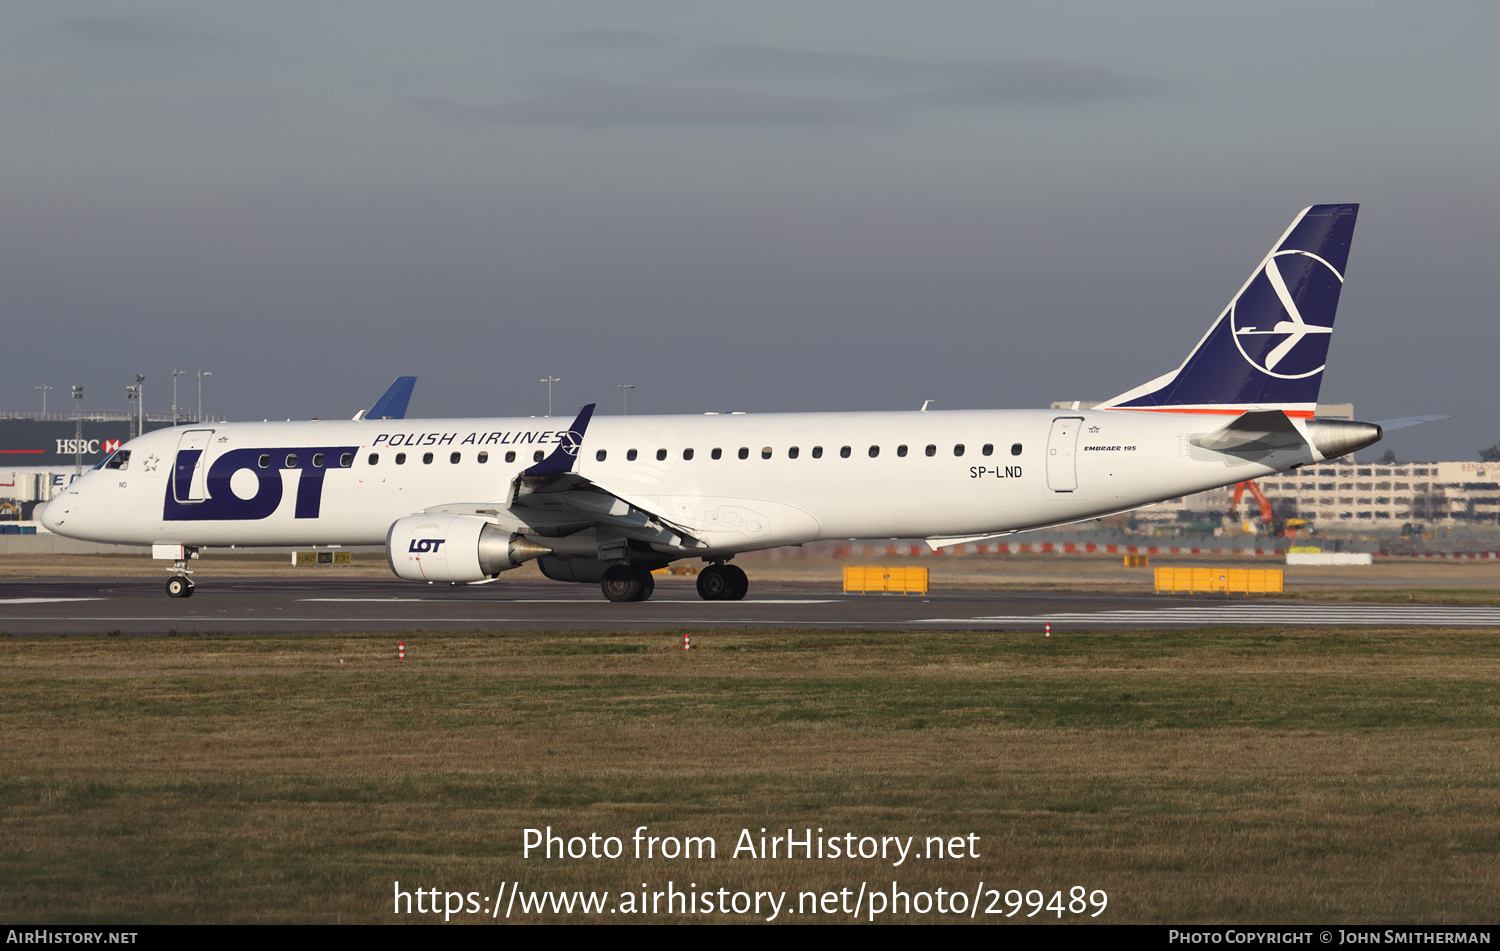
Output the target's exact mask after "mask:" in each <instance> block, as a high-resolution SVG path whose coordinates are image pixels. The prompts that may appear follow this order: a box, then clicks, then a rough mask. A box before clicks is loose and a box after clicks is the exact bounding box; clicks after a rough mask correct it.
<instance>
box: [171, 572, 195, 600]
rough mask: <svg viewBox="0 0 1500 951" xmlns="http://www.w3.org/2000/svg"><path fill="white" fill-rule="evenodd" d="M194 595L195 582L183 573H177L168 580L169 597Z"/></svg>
mask: <svg viewBox="0 0 1500 951" xmlns="http://www.w3.org/2000/svg"><path fill="white" fill-rule="evenodd" d="M192 596H193V583H192V582H191V581H189V580H188V579H187V578H186V577H184V576H182V575H176V576H174V577H173V578H171V579H170V580H169V581H167V597H169V598H191V597H192Z"/></svg>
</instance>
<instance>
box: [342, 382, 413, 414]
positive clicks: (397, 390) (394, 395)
mask: <svg viewBox="0 0 1500 951" xmlns="http://www.w3.org/2000/svg"><path fill="white" fill-rule="evenodd" d="M416 385H417V378H416V377H414V376H398V377H396V382H394V383H392V384H391V385H390V388H388V389H387V390H386V391H385V392H384V393H382V394H381V396H380V399H378V400H376V401H375V405H374V406H372V407H370V408H369V409H368V410H366V411H365V413H364V414H363V415H362V416H356V417H354V418H355V419H405V418H406V404H407V403H409V402H411V391H412V388H413V387H415V386H416Z"/></svg>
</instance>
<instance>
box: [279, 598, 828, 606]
mask: <svg viewBox="0 0 1500 951" xmlns="http://www.w3.org/2000/svg"><path fill="white" fill-rule="evenodd" d="M297 600H298V601H300V602H304V603H308V602H326V601H334V602H340V603H347V602H355V603H359V604H365V603H370V604H392V603H396V604H607V603H608V602H607V601H584V600H582V599H581V598H506V599H504V600H499V599H496V600H491V599H490V598H298V599H297ZM718 603H722V604H739V605H741V606H743V605H754V604H838V603H840V599H838V598H829V599H827V600H823V601H819V600H815V599H812V598H808V599H802V598H795V599H787V600H782V601H776V600H766V601H739V602H734V601H724V602H714V601H667V600H663V601H653V602H652V604H653V605H667V604H692V605H700V604H718Z"/></svg>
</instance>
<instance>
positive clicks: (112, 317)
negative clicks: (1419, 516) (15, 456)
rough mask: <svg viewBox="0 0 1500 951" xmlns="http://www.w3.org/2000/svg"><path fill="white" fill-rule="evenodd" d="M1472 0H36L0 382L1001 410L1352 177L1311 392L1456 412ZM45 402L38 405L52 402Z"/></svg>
mask: <svg viewBox="0 0 1500 951" xmlns="http://www.w3.org/2000/svg"><path fill="white" fill-rule="evenodd" d="M1497 27H1500V12H1497V11H1496V10H1495V9H1493V8H1492V7H1491V6H1490V5H1486V4H1429V5H1423V6H1421V7H1420V8H1419V7H1415V6H1411V5H1404V4H1378V3H1348V4H1343V3H1339V4H1303V3H1296V4H1275V3H1263V2H1262V3H1245V4H1195V3H1187V2H1183V3H1133V4H1067V3H1060V4H1045V5H1042V4H1036V5H1014V6H1011V5H1001V4H994V3H936V4H934V3H928V4H922V5H920V6H918V5H915V4H890V3H877V2H857V3H805V2H799V3H765V2H763V3H758V4H755V5H753V7H751V8H745V9H740V8H735V7H732V6H730V5H723V4H700V3H632V2H621V0H611V2H600V3H568V4H554V3H533V4H520V3H509V4H493V3H481V2H475V3H436V4H422V5H415V4H376V3H340V4H316V3H314V4H308V3H295V4H291V3H283V4H277V3H264V4H254V5H250V4H243V5H226V6H210V5H204V4H188V3H166V2H161V3H150V2H140V3H129V4H120V3H94V4H88V3H51V4H32V5H25V6H16V7H12V8H10V9H9V10H8V11H7V29H6V30H5V31H4V32H3V33H0V128H4V129H6V134H5V136H4V137H3V138H0V156H3V161H0V212H3V220H4V221H5V223H6V227H5V228H4V229H3V230H0V314H3V326H4V328H5V342H6V344H7V346H6V351H7V353H8V354H10V356H11V359H10V361H9V372H7V373H6V374H5V375H4V377H3V378H0V406H4V407H9V408H24V407H31V406H34V405H35V404H36V403H37V400H36V393H35V391H34V390H33V389H32V388H33V387H34V386H36V385H39V384H43V383H47V384H52V385H55V386H58V387H59V391H58V392H66V386H67V385H68V384H71V383H83V384H85V385H86V386H87V387H88V390H87V394H88V397H89V399H88V405H89V406H90V407H95V408H97V407H103V406H110V407H119V408H123V407H124V403H125V401H124V393H123V388H124V386H125V384H126V383H127V382H130V381H131V380H132V379H133V374H135V373H137V372H141V373H145V374H147V376H148V380H147V383H146V388H147V408H148V409H152V410H158V411H164V410H165V409H166V408H167V405H168V403H169V402H170V396H169V394H170V370H171V368H172V366H173V365H174V364H175V365H176V366H179V367H182V368H184V369H188V370H195V369H197V368H199V367H200V366H201V367H204V368H207V369H210V370H212V371H213V373H214V376H213V377H212V378H211V379H210V381H209V384H208V389H207V394H206V405H207V407H208V408H209V409H210V410H212V411H215V412H223V413H227V414H228V415H230V416H231V417H232V418H260V417H265V416H269V417H286V416H293V417H307V416H346V415H352V414H353V412H354V411H355V410H357V409H359V408H361V407H363V406H367V405H369V403H370V402H371V400H373V398H374V397H375V395H376V394H378V393H379V392H380V390H381V389H382V388H383V387H384V386H385V385H386V384H387V383H388V382H389V381H390V379H391V378H393V377H395V376H396V375H398V374H401V373H413V374H416V375H417V376H418V377H419V378H420V379H419V382H418V386H417V392H416V396H415V397H414V400H413V404H412V412H413V413H414V414H421V415H432V416H437V415H477V414H522V415H525V414H531V413H539V412H542V411H544V410H545V405H546V393H545V389H546V388H545V387H544V386H543V385H541V384H540V383H538V382H537V381H538V380H539V379H540V378H541V377H543V376H545V375H547V374H548V373H551V374H554V375H556V376H559V377H561V378H562V380H563V382H562V383H560V384H558V386H557V387H556V390H555V393H556V399H557V405H558V406H559V412H562V411H563V410H562V407H567V408H568V409H569V410H571V409H572V408H574V407H576V406H577V405H579V404H581V403H583V402H587V401H591V400H597V401H599V402H600V404H601V408H602V409H604V410H607V411H617V409H618V406H619V396H620V391H619V389H618V388H617V386H616V384H619V383H621V382H627V381H628V382H630V383H633V384H635V385H636V387H637V388H636V389H635V390H634V391H632V393H631V409H632V411H633V412H636V411H639V412H677V411H682V412H699V411H703V410H715V409H745V410H751V411H771V410H797V409H866V408H868V409H890V408H905V407H911V408H915V407H916V406H918V405H919V404H920V403H921V401H922V400H924V399H929V398H930V399H934V400H936V405H937V406H938V407H939V408H960V407H1021V406H1045V405H1046V404H1047V403H1048V402H1049V401H1051V400H1053V399H1064V398H1069V399H1072V398H1080V399H1102V398H1104V397H1107V396H1111V395H1114V394H1115V393H1118V392H1120V391H1123V390H1125V389H1127V388H1129V387H1131V386H1133V385H1135V384H1137V383H1140V382H1143V381H1144V380H1146V379H1148V378H1150V377H1152V376H1155V375H1156V374H1158V373H1161V372H1164V371H1165V370H1167V369H1170V368H1171V367H1172V366H1175V365H1176V364H1177V363H1178V362H1179V361H1180V360H1181V358H1182V357H1183V356H1184V355H1185V354H1186V352H1187V350H1188V349H1189V348H1190V347H1191V346H1192V344H1193V343H1194V342H1195V341H1196V340H1197V338H1198V336H1199V335H1201V333H1202V332H1203V330H1205V329H1206V328H1207V326H1208V323H1209V321H1210V320H1211V319H1212V318H1213V317H1214V315H1216V314H1217V313H1218V311H1219V310H1220V309H1221V308H1222V307H1223V305H1224V303H1225V302H1226V301H1227V300H1228V297H1229V296H1230V294H1232V293H1233V292H1234V291H1235V290H1236V289H1237V288H1238V287H1239V285H1240V283H1241V282H1242V281H1243V280H1244V278H1245V277H1246V276H1247V275H1248V273H1249V270H1250V268H1251V267H1253V266H1254V264H1255V263H1256V262H1257V261H1258V260H1259V258H1260V256H1261V255H1263V254H1264V253H1265V251H1266V249H1267V248H1268V247H1269V246H1270V244H1271V242H1272V241H1273V240H1274V239H1275V238H1276V236H1277V235H1279V234H1280V232H1281V230H1282V229H1283V228H1284V227H1285V225H1286V223H1287V222H1288V221H1289V220H1290V218H1291V216H1292V215H1293V214H1294V213H1295V212H1296V211H1297V210H1299V209H1300V208H1302V207H1304V206H1306V205H1308V204H1312V203H1315V202H1342V201H1358V202H1361V203H1362V204H1363V209H1362V213H1361V218H1360V223H1359V227H1358V229H1357V231H1356V234H1355V245H1354V251H1353V255H1352V256H1351V265H1350V269H1349V275H1348V278H1349V279H1348V283H1347V285H1346V287H1345V292H1344V297H1343V302H1342V305H1341V309H1340V318H1339V332H1338V334H1337V335H1336V336H1335V339H1334V342H1333V346H1332V349H1331V351H1330V353H1331V357H1330V364H1329V369H1328V372H1327V374H1326V377H1325V381H1324V387H1323V397H1324V399H1326V400H1330V401H1353V402H1354V403H1355V404H1356V407H1357V409H1358V410H1359V412H1360V415H1362V416H1363V417H1365V418H1368V419H1377V418H1381V417H1389V416H1404V415H1413V414H1418V413H1451V414H1454V415H1456V416H1459V417H1461V418H1460V419H1458V420H1456V421H1451V422H1445V423H1437V424H1432V425H1429V426H1426V427H1421V428H1418V429H1415V430H1409V431H1404V432H1402V433H1398V434H1396V435H1394V436H1393V437H1392V438H1391V439H1390V440H1388V445H1390V446H1391V447H1392V448H1394V449H1396V451H1397V452H1398V453H1399V454H1401V455H1402V456H1403V457H1404V458H1431V457H1436V456H1442V457H1444V458H1468V457H1471V456H1472V455H1473V452H1474V450H1475V449H1477V448H1478V447H1480V446H1486V445H1489V444H1490V443H1493V442H1495V441H1496V440H1500V419H1497V417H1496V413H1495V412H1494V411H1493V409H1491V406H1492V404H1493V402H1494V401H1493V398H1492V390H1493V383H1492V379H1493V376H1492V373H1491V372H1490V363H1491V360H1492V356H1491V355H1492V354H1493V353H1494V352H1495V350H1496V348H1497V344H1500V330H1497V329H1496V320H1495V319H1494V316H1493V305H1492V303H1491V300H1490V293H1489V283H1490V275H1491V271H1492V270H1493V269H1494V267H1495V264H1496V260H1495V259H1496V249H1497V248H1500V214H1497V212H1500V207H1497V205H1500V187H1497V184H1496V173H1495V169H1496V168H1497V167H1500V163H1497V158H1500V123H1497V122H1496V121H1495V119H1494V111H1495V109H1494V104H1493V95H1494V90H1495V89H1496V88H1500V83H1497V79H1500V66H1497V64H1496V60H1495V58H1494V56H1493V55H1492V52H1491V50H1490V49H1489V46H1490V44H1491V42H1492V38H1493V37H1494V36H1495V35H1497V32H1500V31H1497ZM58 392H54V394H53V399H54V401H56V399H57V397H58Z"/></svg>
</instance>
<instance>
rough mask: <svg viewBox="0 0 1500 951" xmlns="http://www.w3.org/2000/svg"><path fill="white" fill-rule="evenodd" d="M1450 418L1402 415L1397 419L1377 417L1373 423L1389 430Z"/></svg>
mask: <svg viewBox="0 0 1500 951" xmlns="http://www.w3.org/2000/svg"><path fill="white" fill-rule="evenodd" d="M1452 418H1453V417H1452V416H1402V417H1401V418H1399V419H1377V420H1376V421H1375V425H1376V426H1379V427H1380V428H1381V429H1383V430H1385V431H1386V432H1390V431H1391V430H1393V429H1410V428H1411V427H1413V426H1420V425H1422V424H1423V423H1435V422H1437V421H1438V420H1440V419H1452Z"/></svg>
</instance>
